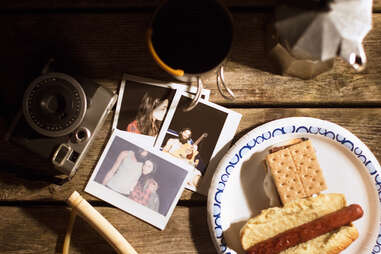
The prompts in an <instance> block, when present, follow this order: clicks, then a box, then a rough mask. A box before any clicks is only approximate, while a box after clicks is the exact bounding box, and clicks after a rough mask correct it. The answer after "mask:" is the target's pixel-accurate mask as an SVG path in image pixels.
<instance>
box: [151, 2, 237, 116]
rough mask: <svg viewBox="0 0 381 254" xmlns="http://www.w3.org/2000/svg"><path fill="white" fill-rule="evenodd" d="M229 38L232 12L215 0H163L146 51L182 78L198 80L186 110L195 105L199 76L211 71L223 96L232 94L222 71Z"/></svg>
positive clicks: (231, 32)
mask: <svg viewBox="0 0 381 254" xmlns="http://www.w3.org/2000/svg"><path fill="white" fill-rule="evenodd" d="M232 41H233V21H232V16H231V14H230V12H229V11H228V9H227V8H226V7H225V6H223V5H222V4H221V3H220V2H219V1H217V0H167V1H165V2H163V3H162V4H161V5H160V6H159V8H158V9H157V10H156V12H155V14H154V17H153V19H152V23H151V25H150V28H149V29H148V36H147V42H148V48H149V51H150V53H151V55H152V56H153V58H154V60H155V62H156V63H158V65H159V66H160V67H161V68H162V69H164V70H165V71H167V72H168V73H169V74H171V75H172V76H173V77H175V78H176V79H179V80H181V81H185V82H191V81H197V86H198V88H197V93H196V96H195V98H194V100H193V101H192V103H191V105H189V107H188V108H187V109H186V110H191V109H192V108H194V107H195V106H196V105H197V102H198V100H199V98H200V95H201V90H202V88H203V84H202V78H204V77H207V76H210V75H216V79H217V86H218V89H219V91H220V92H221V94H222V95H223V96H224V97H225V98H234V94H233V92H232V91H231V90H230V89H229V88H228V87H227V86H226V83H225V79H224V75H223V64H224V63H225V62H226V59H227V57H228V56H229V53H230V49H231V46H232ZM223 88H225V89H226V91H227V92H228V95H226V94H224V92H223Z"/></svg>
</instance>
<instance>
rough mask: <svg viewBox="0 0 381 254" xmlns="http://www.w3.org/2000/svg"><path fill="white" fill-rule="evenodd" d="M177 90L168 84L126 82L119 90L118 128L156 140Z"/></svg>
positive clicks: (116, 119)
mask: <svg viewBox="0 0 381 254" xmlns="http://www.w3.org/2000/svg"><path fill="white" fill-rule="evenodd" d="M176 92H177V91H176V89H172V88H168V87H163V86H155V85H149V84H145V83H140V82H135V81H129V80H127V81H125V83H122V84H121V87H120V91H119V99H118V105H117V109H116V114H115V119H114V121H115V122H116V124H115V123H114V124H115V128H116V129H118V130H121V131H127V132H129V133H134V134H140V135H144V136H146V138H148V137H149V138H151V137H152V138H154V139H155V138H156V137H157V135H158V134H159V131H160V128H161V125H162V123H163V121H164V120H165V117H166V115H167V112H168V109H169V107H170V105H171V103H172V100H173V98H174V96H175V94H176ZM113 128H114V127H113ZM140 138H142V137H140Z"/></svg>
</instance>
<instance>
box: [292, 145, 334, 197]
mask: <svg viewBox="0 0 381 254" xmlns="http://www.w3.org/2000/svg"><path fill="white" fill-rule="evenodd" d="M288 150H289V152H290V153H291V156H292V159H293V160H294V164H295V166H296V168H297V170H298V174H299V176H300V179H301V182H302V185H303V188H304V192H305V194H306V195H307V196H312V195H313V194H315V193H319V192H321V191H323V190H326V189H327V185H326V183H325V180H324V176H323V172H322V170H321V168H320V166H319V163H318V161H317V158H316V154H315V150H314V148H313V146H312V144H311V141H310V140H307V141H304V142H301V143H299V144H296V145H293V146H290V147H289V148H288Z"/></svg>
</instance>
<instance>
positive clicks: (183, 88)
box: [111, 73, 210, 145]
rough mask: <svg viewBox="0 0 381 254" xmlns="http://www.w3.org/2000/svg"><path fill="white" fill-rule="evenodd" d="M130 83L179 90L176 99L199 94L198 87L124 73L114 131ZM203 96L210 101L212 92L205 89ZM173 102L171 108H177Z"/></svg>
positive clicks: (113, 126) (115, 114)
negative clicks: (127, 84) (185, 94)
mask: <svg viewBox="0 0 381 254" xmlns="http://www.w3.org/2000/svg"><path fill="white" fill-rule="evenodd" d="M128 81H133V82H138V83H142V84H146V85H152V86H159V87H163V88H171V89H174V90H177V91H176V93H175V97H176V96H178V95H177V94H178V93H181V94H183V93H190V94H192V93H194V94H195V93H196V92H197V87H195V86H188V85H184V84H177V83H165V82H161V81H158V80H154V79H150V78H144V77H139V76H135V75H131V74H127V73H124V74H123V77H122V81H121V83H120V88H119V94H118V101H117V103H116V108H115V113H114V119H113V122H112V127H111V128H112V130H115V129H117V128H116V127H117V125H118V120H119V114H120V108H121V106H122V101H123V94H124V90H125V87H126V82H128ZM201 95H202V96H204V97H205V100H209V97H210V90H208V89H203V90H202V92H201ZM174 99H175V98H174ZM174 99H173V101H174ZM173 101H172V103H171V105H170V108H176V106H175V105H174V104H173ZM176 105H177V104H176ZM172 106H174V107H172ZM168 113H169V110H168V112H167V115H168ZM142 136H143V135H142ZM153 144H154V143H152V145H153Z"/></svg>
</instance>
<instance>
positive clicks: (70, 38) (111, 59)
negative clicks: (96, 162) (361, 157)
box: [0, 12, 381, 114]
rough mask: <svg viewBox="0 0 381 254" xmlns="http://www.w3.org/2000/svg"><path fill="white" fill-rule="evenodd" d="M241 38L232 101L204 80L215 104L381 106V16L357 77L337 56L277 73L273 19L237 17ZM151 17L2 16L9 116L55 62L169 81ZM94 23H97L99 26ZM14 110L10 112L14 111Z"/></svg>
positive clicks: (88, 72)
mask: <svg viewBox="0 0 381 254" xmlns="http://www.w3.org/2000/svg"><path fill="white" fill-rule="evenodd" d="M233 16H234V19H235V31H236V32H235V39H234V42H233V48H232V52H231V56H230V60H229V61H228V62H227V64H226V71H225V76H226V80H227V82H228V84H229V86H230V87H231V88H232V90H233V91H234V92H235V94H236V96H237V99H236V100H235V101H234V102H230V101H226V100H225V99H223V98H222V96H221V95H219V93H218V91H217V89H216V84H215V78H214V77H211V78H209V79H207V80H205V83H206V85H205V86H206V88H209V89H211V90H212V99H211V100H212V101H213V102H216V103H220V104H223V105H226V106H239V105H241V106H244V107H247V106H262V107H266V106H276V105H279V106H285V105H288V106H298V107H309V106H316V105H321V106H332V105H333V106H335V107H339V106H340V105H344V106H345V107H346V106H356V107H357V106H379V105H381V72H380V71H379V63H380V62H381V44H380V43H379V42H380V41H381V14H375V15H374V16H373V21H374V29H373V30H372V31H371V32H370V33H369V35H368V36H367V37H366V39H365V43H364V44H365V49H366V53H367V57H368V65H367V68H366V70H365V71H363V72H361V73H357V72H356V71H355V70H354V69H353V68H351V67H350V66H349V65H348V64H347V63H345V62H344V61H343V60H341V59H339V58H338V59H337V60H336V62H335V66H334V68H333V69H332V70H331V71H329V72H327V73H324V74H321V75H320V76H318V77H316V78H314V79H311V80H301V79H298V78H292V77H285V76H280V75H277V74H274V73H273V72H272V65H271V64H270V62H269V60H268V58H267V57H266V53H265V44H264V37H265V32H264V29H265V24H266V22H268V19H269V14H266V13H261V12H260V13H245V12H237V13H233ZM150 18H151V12H142V13H139V12H127V13H123V12H122V13H119V12H117V13H106V14H105V13H56V14H49V13H42V14H7V15H1V16H0V30H1V31H2V34H3V38H5V39H4V40H0V52H1V55H2V59H3V61H4V62H6V63H7V64H6V65H4V66H3V70H2V71H3V76H2V77H3V79H2V81H3V84H6V85H5V86H1V87H0V102H1V103H4V105H6V107H7V109H6V110H4V107H1V109H0V112H1V111H4V114H7V113H8V112H13V113H14V111H15V110H16V109H17V106H16V104H18V103H19V102H20V101H21V97H22V92H23V90H24V89H25V87H26V86H27V85H28V84H29V82H30V81H31V80H32V79H33V78H34V77H36V76H38V74H39V72H40V70H41V68H42V66H43V65H44V63H45V62H46V61H47V59H49V58H50V57H54V58H55V59H56V69H57V70H59V71H62V72H67V73H70V74H73V75H76V74H77V75H78V74H80V75H83V76H86V77H89V78H98V79H108V80H120V79H121V75H122V73H123V72H127V73H130V74H135V75H140V76H145V77H150V78H155V79H161V80H171V77H170V76H169V75H168V74H166V73H165V72H164V71H162V70H161V69H160V68H159V67H158V66H157V65H156V64H155V63H154V62H153V61H152V59H151V56H150V55H149V53H148V51H147V49H146V44H145V31H146V28H147V26H148V23H149V21H150ZM94 24H96V25H94ZM13 113H12V114H13Z"/></svg>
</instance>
